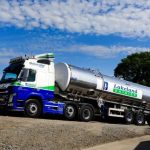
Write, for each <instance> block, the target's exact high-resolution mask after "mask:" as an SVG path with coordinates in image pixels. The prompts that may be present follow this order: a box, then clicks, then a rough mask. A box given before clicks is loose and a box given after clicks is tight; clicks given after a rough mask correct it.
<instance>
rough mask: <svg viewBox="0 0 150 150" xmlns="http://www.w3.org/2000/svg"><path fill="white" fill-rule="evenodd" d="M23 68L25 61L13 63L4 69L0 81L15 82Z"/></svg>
mask: <svg viewBox="0 0 150 150" xmlns="http://www.w3.org/2000/svg"><path fill="white" fill-rule="evenodd" d="M22 68H23V63H13V64H10V65H9V66H8V67H7V68H5V69H4V73H3V76H2V79H1V81H0V83H8V82H14V81H16V80H17V78H18V75H19V73H20V71H21V69H22Z"/></svg>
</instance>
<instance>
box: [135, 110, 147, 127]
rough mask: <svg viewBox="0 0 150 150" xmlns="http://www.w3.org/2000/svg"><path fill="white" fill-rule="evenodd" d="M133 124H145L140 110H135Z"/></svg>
mask: <svg viewBox="0 0 150 150" xmlns="http://www.w3.org/2000/svg"><path fill="white" fill-rule="evenodd" d="M135 124H136V125H138V126H141V125H144V124H145V116H144V114H143V113H142V112H137V113H136V115H135Z"/></svg>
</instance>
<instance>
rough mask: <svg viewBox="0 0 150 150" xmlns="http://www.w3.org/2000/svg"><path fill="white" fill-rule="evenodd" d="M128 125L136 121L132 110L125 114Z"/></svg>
mask: <svg viewBox="0 0 150 150" xmlns="http://www.w3.org/2000/svg"><path fill="white" fill-rule="evenodd" d="M124 119H125V122H126V124H132V123H133V121H134V113H133V111H131V110H126V111H125V114H124Z"/></svg>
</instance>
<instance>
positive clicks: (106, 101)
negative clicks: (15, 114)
mask: <svg viewBox="0 0 150 150" xmlns="http://www.w3.org/2000/svg"><path fill="white" fill-rule="evenodd" d="M149 91H150V87H146V86H142V85H139V84H135V83H132V82H128V81H125V80H121V79H117V78H114V77H109V76H106V75H103V74H102V73H100V72H98V71H95V70H92V69H85V68H80V67H76V66H72V65H69V64H67V63H56V64H55V63H54V55H53V54H52V53H48V54H41V55H36V56H31V57H27V56H25V57H16V58H14V59H11V60H10V62H9V65H8V66H7V67H6V68H5V69H4V71H3V76H2V78H1V81H0V111H1V112H2V111H5V112H6V111H23V112H24V113H25V115H26V116H28V117H33V118H35V117H39V116H41V115H42V114H54V115H56V114H59V115H64V116H65V118H67V119H68V120H74V119H79V120H81V121H86V122H87V121H91V120H93V118H94V116H99V117H101V118H103V119H109V118H110V117H112V118H123V119H124V121H125V122H126V123H127V124H131V123H135V124H137V125H143V124H145V122H146V121H147V123H148V124H149V125H150V92H149Z"/></svg>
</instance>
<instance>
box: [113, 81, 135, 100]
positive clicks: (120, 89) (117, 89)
mask: <svg viewBox="0 0 150 150" xmlns="http://www.w3.org/2000/svg"><path fill="white" fill-rule="evenodd" d="M113 92H114V93H117V94H121V95H125V96H129V97H134V98H136V97H137V90H135V89H131V88H129V87H124V86H122V85H117V84H115V85H114V88H113Z"/></svg>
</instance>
